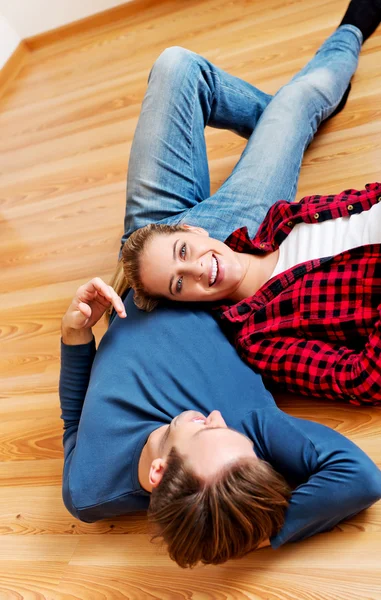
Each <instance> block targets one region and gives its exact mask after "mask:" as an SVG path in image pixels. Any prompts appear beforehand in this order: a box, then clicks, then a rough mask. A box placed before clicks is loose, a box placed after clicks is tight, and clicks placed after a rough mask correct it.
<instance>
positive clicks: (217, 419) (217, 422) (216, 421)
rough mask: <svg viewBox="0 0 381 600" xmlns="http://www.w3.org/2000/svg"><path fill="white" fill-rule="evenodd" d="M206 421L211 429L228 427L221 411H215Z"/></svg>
mask: <svg viewBox="0 0 381 600" xmlns="http://www.w3.org/2000/svg"><path fill="white" fill-rule="evenodd" d="M206 421H207V425H208V426H209V427H224V426H225V425H226V423H225V421H224V419H223V417H222V415H221V413H220V411H219V410H213V411H212V412H211V413H210V415H208V417H207V419H206Z"/></svg>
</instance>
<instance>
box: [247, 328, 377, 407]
mask: <svg viewBox="0 0 381 600" xmlns="http://www.w3.org/2000/svg"><path fill="white" fill-rule="evenodd" d="M380 332H381V321H380V319H378V320H377V321H376V323H375V325H374V329H373V331H372V333H371V334H370V336H369V338H368V341H367V343H366V344H365V346H364V348H363V349H362V350H361V351H356V350H352V349H350V348H347V347H345V346H334V345H333V344H330V343H327V342H323V341H321V340H306V339H302V338H295V337H291V336H290V337H282V336H276V337H272V338H267V339H262V340H260V341H259V342H255V343H253V344H252V343H251V342H250V338H248V339H247V340H244V341H243V342H242V345H241V344H240V346H239V348H238V350H239V353H240V355H241V356H242V358H243V359H244V360H245V361H246V362H248V363H249V364H250V365H251V366H252V367H253V368H254V370H256V371H257V372H259V373H261V374H262V375H263V377H264V378H266V379H268V380H269V381H273V382H276V383H278V384H281V385H282V386H283V387H285V388H286V389H287V391H289V392H294V393H299V394H305V395H314V396H319V397H322V398H325V399H327V398H329V399H332V400H339V399H340V400H345V401H347V402H350V403H352V404H357V405H358V404H372V405H374V406H379V405H381V337H380Z"/></svg>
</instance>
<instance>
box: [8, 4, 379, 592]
mask: <svg viewBox="0 0 381 600" xmlns="http://www.w3.org/2000/svg"><path fill="white" fill-rule="evenodd" d="M345 7H346V0H337V1H336V2H332V0H267V1H266V2H264V1H263V0H251V1H243V0H236V1H232V0H209V1H207V0H200V1H184V2H181V1H173V0H172V1H166V2H152V1H151V2H143V1H141V0H138V1H137V2H136V3H135V4H134V5H133V10H131V9H130V14H129V16H126V17H125V18H124V19H123V20H121V21H120V22H119V23H117V24H115V23H113V24H110V23H108V24H103V25H100V26H98V27H97V28H96V29H95V30H93V31H91V32H89V31H87V32H85V33H76V34H75V35H74V36H73V37H71V38H64V39H63V40H59V39H58V40H56V42H55V43H52V44H50V45H49V46H45V47H40V48H38V49H36V50H35V51H34V52H33V53H32V54H31V56H30V59H29V61H28V63H27V64H26V65H25V66H24V67H23V69H22V70H21V72H20V73H19V75H18V76H17V78H16V79H15V80H14V81H13V82H12V84H11V85H10V86H9V87H8V89H7V91H6V93H5V95H4V96H3V97H2V98H0V131H1V136H0V210H1V216H0V291H1V296H0V306H1V315H0V339H1V355H0V356H1V358H0V369H1V377H2V381H1V387H0V397H1V402H0V534H1V537H0V540H1V541H0V598H1V599H3V598H4V599H12V600H13V599H19V598H27V599H33V600H35V599H40V598H46V599H48V598H49V599H54V600H56V599H57V600H58V599H63V598H65V599H67V598H81V599H82V598H86V599H90V600H105V599H113V600H117V599H120V598H130V599H133V600H141V599H142V600H144V599H146V598H147V599H153V598H155V599H159V600H164V599H165V600H175V599H176V600H177V599H178V600H180V599H181V600H185V599H186V598H192V599H197V600H207V599H218V600H225V599H232V600H233V599H234V600H242V599H244V598H250V599H261V600H283V599H287V600H301V599H310V600H320V599H327V600H328V599H329V600H360V599H361V600H364V599H380V598H381V503H378V505H375V506H373V507H372V508H371V509H370V510H368V511H366V512H364V513H363V514H360V515H358V516H357V517H356V518H354V519H352V520H351V521H349V522H347V523H343V524H341V525H340V526H339V527H337V528H336V529H335V530H334V531H332V532H329V533H327V534H324V535H319V536H316V537H315V538H313V539H310V540H308V541H305V542H303V543H299V544H295V545H290V546H288V547H285V548H283V549H281V550H279V551H273V550H271V549H270V548H268V549H264V550H260V551H257V552H255V553H252V554H251V555H249V556H247V557H246V558H244V559H242V560H240V561H231V562H229V563H226V564H225V565H223V566H221V567H197V568H196V569H195V570H193V571H188V570H187V571H184V570H182V569H180V568H179V567H177V566H176V565H175V564H174V563H171V562H170V560H169V558H167V556H166V555H165V554H164V553H163V552H161V553H160V552H158V550H157V548H156V547H155V546H153V545H151V544H150V542H149V538H148V536H147V534H146V519H145V516H144V515H140V516H136V517H133V518H131V517H127V518H122V519H115V520H108V521H103V522H100V523H97V524H92V525H91V524H84V523H80V522H78V521H76V520H75V519H74V518H73V517H72V516H71V515H70V514H69V513H68V512H67V511H66V510H65V508H64V506H63V503H62V500H61V470H62V444H61V438H62V423H61V421H60V419H59V415H60V410H59V403H58V394H57V383H58V376H59V340H60V319H61V316H62V315H63V313H64V311H65V310H66V307H67V306H68V304H69V301H70V299H71V296H72V295H73V293H74V291H75V290H76V288H77V287H78V286H79V285H80V284H81V283H83V282H85V281H87V280H88V279H90V278H91V277H93V276H95V275H99V276H101V277H103V278H105V279H108V278H109V276H110V275H111V272H112V270H113V268H114V265H115V262H116V255H117V250H118V247H119V237H120V235H121V232H122V221H123V215H124V202H125V183H126V169H127V161H128V156H129V150H130V145H131V140H132V135H133V132H134V129H135V126H136V122H137V118H138V114H139V107H140V104H141V101H142V98H143V94H144V91H145V87H146V80H147V76H148V73H149V69H150V67H151V65H152V63H153V62H154V60H155V59H156V57H157V56H158V55H159V53H160V52H161V51H162V50H163V49H164V48H166V47H167V46H172V45H181V46H185V47H187V48H189V49H191V50H194V51H196V52H198V53H200V54H204V55H205V56H207V57H208V58H209V59H210V60H211V61H213V62H215V63H216V64H217V65H218V66H220V67H222V68H224V69H226V70H228V71H230V72H231V73H233V74H235V75H238V76H240V77H243V78H245V79H247V80H248V81H250V82H252V83H253V84H256V85H257V86H259V87H261V88H263V89H264V90H265V91H266V92H269V93H272V92H275V91H276V90H277V89H278V88H279V86H281V85H282V84H284V83H286V82H287V80H288V79H289V78H290V77H291V76H292V75H293V74H294V73H296V72H297V71H298V69H299V68H301V67H302V66H303V65H304V63H305V62H306V61H307V60H308V59H309V58H310V57H311V56H312V54H313V53H314V52H315V51H316V49H317V48H318V46H319V45H320V44H321V42H322V41H323V40H324V39H325V37H326V36H328V35H329V34H330V33H331V32H332V31H333V29H334V28H335V26H336V25H337V24H338V23H339V21H340V17H341V15H342V14H343V12H344V9H345ZM207 143H208V150H209V158H210V168H211V180H212V191H214V190H216V188H218V187H219V185H220V184H221V183H222V182H223V181H224V179H225V178H226V177H227V176H228V174H229V173H230V171H231V169H232V168H233V166H234V164H235V163H236V161H237V160H238V158H239V155H240V153H241V151H242V149H243V147H244V141H243V140H242V139H240V138H238V137H236V136H234V135H233V134H230V133H226V132H223V131H217V130H210V131H208V132H207ZM380 170H381V27H380V28H379V30H378V33H377V34H375V35H374V36H373V37H372V38H371V39H370V40H369V41H368V42H367V43H366V45H365V48H364V50H363V53H362V56H361V59H360V66H359V69H358V72H357V74H356V76H355V78H354V81H353V89H352V92H351V95H350V98H349V101H348V104H347V107H346V108H345V110H344V112H343V113H342V114H340V115H339V116H338V117H336V118H335V119H334V120H333V121H330V122H329V123H327V124H326V125H325V126H323V127H322V129H321V131H320V132H319V134H318V136H317V138H316V140H315V141H314V143H313V144H312V145H311V147H310V148H309V150H308V152H307V155H306V157H305V161H304V165H303V168H302V175H301V179H300V185H299V192H298V195H299V197H301V196H302V195H304V194H309V193H331V192H339V191H341V190H342V189H345V188H348V187H358V188H362V187H363V186H364V184H365V183H367V182H371V181H376V180H377V179H378V180H381V172H380ZM103 332H104V325H103V324H101V325H100V326H98V327H97V328H96V335H97V338H98V340H99V339H100V337H101V336H102V334H103ZM279 402H280V405H281V407H282V408H284V409H285V410H287V411H289V412H290V413H292V414H293V415H296V416H300V417H304V418H307V419H315V420H318V421H320V422H321V423H324V424H326V425H329V426H331V427H333V428H335V429H337V430H338V431H340V432H341V433H343V434H344V435H347V436H348V437H350V438H351V439H352V440H353V441H355V442H356V443H357V444H358V445H359V446H360V447H361V448H363V449H364V450H365V451H366V452H368V453H369V454H370V456H371V457H372V458H373V459H374V460H375V461H376V462H378V464H380V465H381V411H380V410H379V409H371V408H364V409H358V408H354V407H350V406H343V405H334V404H332V403H330V402H326V403H322V402H320V403H319V402H317V401H310V400H308V399H300V398H279Z"/></svg>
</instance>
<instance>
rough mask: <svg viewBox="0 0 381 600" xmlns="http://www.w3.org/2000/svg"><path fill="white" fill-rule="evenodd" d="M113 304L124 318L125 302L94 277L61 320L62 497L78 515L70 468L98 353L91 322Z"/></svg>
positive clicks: (79, 290) (82, 288) (74, 299)
mask: <svg viewBox="0 0 381 600" xmlns="http://www.w3.org/2000/svg"><path fill="white" fill-rule="evenodd" d="M111 303H112V304H113V306H114V308H115V310H116V311H117V312H118V314H119V315H120V316H121V317H125V316H126V314H125V310H124V305H123V303H122V301H121V299H120V298H119V296H118V295H117V294H116V293H115V291H114V290H113V289H112V288H110V286H108V285H106V284H105V283H104V282H103V281H102V280H101V279H99V278H95V279H93V280H91V281H90V282H88V283H87V284H85V285H83V286H81V287H80V288H78V290H77V292H76V295H75V297H74V298H73V300H72V303H71V305H70V306H69V308H68V310H67V311H66V314H65V315H64V317H63V319H62V327H61V332H62V340H61V372H60V382H59V395H60V404H61V411H62V412H61V418H62V419H63V421H64V435H63V446H64V473H63V499H64V503H65V506H66V508H67V509H68V510H69V511H70V512H71V513H72V514H73V515H74V516H76V517H78V513H77V509H76V507H75V506H74V504H73V501H72V496H71V491H70V469H71V465H72V459H73V456H74V452H75V447H76V443H77V433H78V426H79V422H80V418H81V413H82V407H83V403H84V401H85V397H86V392H87V388H88V384H89V380H90V373H91V367H92V364H93V361H94V357H95V354H96V348H95V340H94V336H93V333H92V325H94V324H95V323H96V322H97V321H98V320H99V319H100V318H101V316H102V315H103V314H104V312H105V310H106V309H107V308H108V307H109V306H110V304H111Z"/></svg>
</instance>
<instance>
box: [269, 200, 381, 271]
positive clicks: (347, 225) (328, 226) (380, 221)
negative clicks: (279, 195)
mask: <svg viewBox="0 0 381 600" xmlns="http://www.w3.org/2000/svg"><path fill="white" fill-rule="evenodd" d="M380 243H381V202H379V203H378V204H375V205H374V206H372V208H370V209H369V210H364V211H363V212H362V213H360V214H355V215H351V216H350V217H338V218H337V219H329V220H328V221H323V222H321V223H314V224H310V223H298V224H297V225H295V227H294V229H293V230H292V231H291V232H290V233H289V235H288V236H287V237H286V239H285V240H284V242H282V243H281V245H280V246H279V258H278V262H277V264H276V267H275V270H274V272H273V274H272V275H271V277H274V276H275V275H279V273H282V272H283V271H287V269H290V268H291V267H294V266H295V265H299V264H300V263H304V262H306V261H307V260H314V259H316V258H324V257H325V256H334V255H335V254H340V252H344V251H345V250H350V249H351V248H357V247H358V246H365V245H367V244H380Z"/></svg>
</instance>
